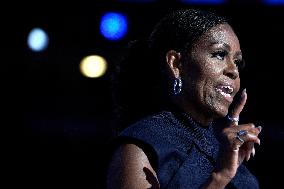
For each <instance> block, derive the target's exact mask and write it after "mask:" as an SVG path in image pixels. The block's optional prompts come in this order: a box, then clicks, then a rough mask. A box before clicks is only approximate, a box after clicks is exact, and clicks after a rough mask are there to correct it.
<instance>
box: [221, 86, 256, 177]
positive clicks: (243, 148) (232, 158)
mask: <svg viewBox="0 0 284 189" xmlns="http://www.w3.org/2000/svg"><path fill="white" fill-rule="evenodd" d="M246 100H247V93H246V90H243V92H242V95H241V98H240V100H239V102H238V103H237V104H236V106H235V107H234V108H233V110H232V112H231V113H229V115H228V120H229V121H228V126H227V127H225V128H224V129H223V131H222V135H223V140H222V142H223V144H222V149H221V154H220V158H219V161H218V163H217V167H216V172H217V173H218V174H220V175H222V176H223V177H224V178H226V179H227V180H228V181H229V180H230V179H232V178H233V177H234V176H235V174H236V171H237V168H238V167H239V165H240V164H241V163H242V162H243V160H244V159H246V160H249V158H250V155H251V154H253V155H254V154H255V148H254V143H257V144H259V145H260V139H259V138H258V135H259V133H260V132H261V127H260V126H258V127H255V125H254V124H253V123H246V124H241V125H239V124H238V120H239V115H240V113H241V112H242V110H243V108H244V106H245V104H246Z"/></svg>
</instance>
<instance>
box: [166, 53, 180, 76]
mask: <svg viewBox="0 0 284 189" xmlns="http://www.w3.org/2000/svg"><path fill="white" fill-rule="evenodd" d="M180 59H181V54H180V53H178V52H176V51H175V50H170V51H168V52H167V54H166V61H167V64H168V66H169V68H170V71H171V72H172V74H173V76H174V77H175V78H180V72H181V61H180Z"/></svg>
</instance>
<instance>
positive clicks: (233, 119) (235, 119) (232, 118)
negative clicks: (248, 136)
mask: <svg viewBox="0 0 284 189" xmlns="http://www.w3.org/2000/svg"><path fill="white" fill-rule="evenodd" d="M227 118H228V120H230V121H231V122H235V123H237V124H238V122H239V117H230V116H229V115H227Z"/></svg>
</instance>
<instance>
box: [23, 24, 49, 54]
mask: <svg viewBox="0 0 284 189" xmlns="http://www.w3.org/2000/svg"><path fill="white" fill-rule="evenodd" d="M27 42H28V46H29V48H30V49H31V50H32V51H36V52H39V51H43V50H44V49H46V48H47V46H48V42H49V38H48V35H47V34H46V32H45V31H44V30H42V29H41V28H34V29H32V30H31V31H30V33H29V35H28V40H27Z"/></svg>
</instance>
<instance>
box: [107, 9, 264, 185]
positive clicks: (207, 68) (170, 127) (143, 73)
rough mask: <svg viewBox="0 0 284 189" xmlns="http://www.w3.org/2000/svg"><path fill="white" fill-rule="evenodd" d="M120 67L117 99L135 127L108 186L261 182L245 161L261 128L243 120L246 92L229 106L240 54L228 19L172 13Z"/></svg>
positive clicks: (116, 157) (120, 142) (122, 138)
mask: <svg viewBox="0 0 284 189" xmlns="http://www.w3.org/2000/svg"><path fill="white" fill-rule="evenodd" d="M139 65H142V66H140V67H139ZM120 66H121V67H120V70H119V74H120V75H118V77H116V78H115V79H116V81H117V82H118V83H117V84H118V85H117V86H118V87H117V88H116V90H115V91H116V92H118V93H117V94H120V95H117V96H116V97H117V98H116V99H117V102H118V104H119V107H120V110H121V111H122V112H124V114H122V115H124V117H126V118H129V120H128V121H126V122H122V124H123V125H124V126H125V125H127V124H130V126H129V127H127V128H126V129H124V130H123V131H122V132H121V133H120V134H119V136H118V138H117V139H116V140H115V141H116V143H115V144H116V146H115V147H116V148H115V151H114V153H113V156H112V160H111V162H110V164H109V170H108V178H107V180H108V181H107V185H108V188H131V189H132V188H191V189H192V188H216V189H217V188H242V189H243V188H250V189H252V188H258V187H259V186H258V182H257V180H256V178H255V177H254V176H253V175H252V174H251V173H250V172H249V170H248V169H247V168H246V167H245V166H244V165H243V164H242V162H243V161H244V160H247V161H248V160H249V159H250V156H251V154H252V156H253V155H254V154H255V148H254V144H255V143H257V144H260V140H259V138H258V135H259V133H260V132H261V127H260V126H259V127H255V126H254V124H252V123H245V124H238V117H239V115H240V113H241V111H242V109H243V107H244V106H245V103H246V99H247V93H246V90H242V92H241V97H240V98H239V100H237V101H236V103H234V107H230V105H231V104H232V102H233V98H234V97H235V95H236V94H237V92H238V91H239V89H240V75H239V74H240V73H239V71H240V69H241V68H242V67H243V58H242V53H241V49H240V44H239V41H238V38H237V36H236V34H235V33H234V31H233V29H232V28H231V26H230V25H229V24H228V22H227V20H226V19H224V18H222V17H220V16H217V15H215V14H213V13H210V12H205V11H200V10H194V9H189V10H178V11H174V12H173V13H171V14H169V15H167V16H165V17H164V18H163V19H162V20H161V21H160V22H159V23H158V24H157V25H156V27H155V29H154V31H153V32H152V33H151V35H150V37H149V39H148V40H145V41H144V42H136V43H134V44H133V45H132V46H131V49H130V52H129V56H128V57H127V58H125V59H124V61H123V62H122V64H121V65H120ZM143 99H144V101H143ZM229 108H230V109H229ZM229 110H230V111H229ZM227 115H228V116H227ZM222 117H226V118H228V121H226V122H223V123H222V125H217V124H215V123H214V120H216V119H218V118H222ZM130 118H131V119H130ZM216 127H217V129H215V128H216ZM218 128H219V129H218Z"/></svg>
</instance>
